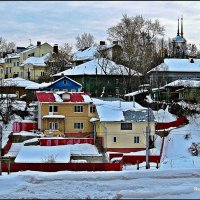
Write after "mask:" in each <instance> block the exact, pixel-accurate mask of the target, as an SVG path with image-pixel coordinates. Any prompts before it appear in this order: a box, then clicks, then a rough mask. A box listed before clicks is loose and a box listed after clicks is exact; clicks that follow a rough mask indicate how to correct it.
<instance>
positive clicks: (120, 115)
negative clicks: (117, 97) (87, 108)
mask: <svg viewBox="0 0 200 200" xmlns="http://www.w3.org/2000/svg"><path fill="white" fill-rule="evenodd" d="M92 100H93V103H94V104H95V105H96V109H97V113H98V116H99V120H100V121H107V122H109V121H110V122H113V121H125V120H126V119H125V115H126V114H124V111H130V110H131V111H133V112H134V111H138V112H145V114H146V111H147V108H144V107H142V106H141V105H139V104H138V103H136V102H135V107H134V106H133V102H124V101H103V100H100V99H95V98H92ZM138 112H137V114H138Z"/></svg>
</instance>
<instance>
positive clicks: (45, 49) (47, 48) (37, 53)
mask: <svg viewBox="0 0 200 200" xmlns="http://www.w3.org/2000/svg"><path fill="white" fill-rule="evenodd" d="M52 51H53V47H52V46H51V45H49V44H48V43H44V44H42V45H40V46H38V47H36V48H33V49H30V50H26V51H24V52H21V53H20V55H19V57H18V58H15V57H14V58H13V57H11V58H10V61H11V62H6V63H5V65H4V71H5V72H6V70H7V71H8V72H9V73H8V78H12V77H13V75H14V73H16V74H17V73H18V74H19V77H21V78H25V79H27V73H24V70H23V68H21V67H19V66H17V62H19V65H21V64H22V63H23V62H24V61H25V60H26V59H27V58H28V57H30V56H28V55H30V54H32V53H34V57H42V56H43V55H45V54H47V53H49V52H52ZM14 63H16V64H15V66H14ZM10 68H11V72H10ZM45 70H46V68H44V67H37V69H36V70H35V71H36V72H35V78H31V80H38V78H39V76H41V72H44V71H45ZM5 74H6V73H5Z"/></svg>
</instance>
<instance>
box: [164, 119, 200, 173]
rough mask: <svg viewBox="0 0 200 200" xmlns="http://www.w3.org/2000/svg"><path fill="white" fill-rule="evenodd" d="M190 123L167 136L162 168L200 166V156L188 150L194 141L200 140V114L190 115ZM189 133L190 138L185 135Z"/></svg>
mask: <svg viewBox="0 0 200 200" xmlns="http://www.w3.org/2000/svg"><path fill="white" fill-rule="evenodd" d="M188 119H189V124H187V125H185V126H183V127H180V128H177V129H174V130H172V131H170V134H169V135H168V136H167V137H166V138H165V144H164V148H163V155H162V158H161V169H164V168H165V169H169V168H200V156H192V155H191V153H190V152H189V151H188V148H189V147H190V146H191V144H192V142H195V143H198V142H200V115H196V116H193V117H188ZM186 134H188V139H185V135H186Z"/></svg>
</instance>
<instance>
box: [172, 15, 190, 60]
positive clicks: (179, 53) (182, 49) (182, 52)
mask: <svg viewBox="0 0 200 200" xmlns="http://www.w3.org/2000/svg"><path fill="white" fill-rule="evenodd" d="M186 42H187V41H186V39H185V38H184V37H183V16H181V33H180V32H179V18H178V29H177V36H176V37H175V38H173V40H172V48H173V52H172V57H173V58H185V57H186V56H187V51H186V50H187V49H186V45H187V43H186Z"/></svg>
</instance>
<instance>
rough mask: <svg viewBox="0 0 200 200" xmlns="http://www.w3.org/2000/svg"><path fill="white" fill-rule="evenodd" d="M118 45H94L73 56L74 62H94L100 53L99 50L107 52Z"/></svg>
mask: <svg viewBox="0 0 200 200" xmlns="http://www.w3.org/2000/svg"><path fill="white" fill-rule="evenodd" d="M116 45H117V44H108V45H107V44H105V45H97V44H94V45H92V46H91V47H89V48H86V49H85V50H81V49H80V50H78V51H77V52H75V53H74V55H73V60H74V61H79V60H92V59H94V58H95V54H96V53H97V52H98V51H99V50H106V49H110V48H113V47H114V46H116Z"/></svg>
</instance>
